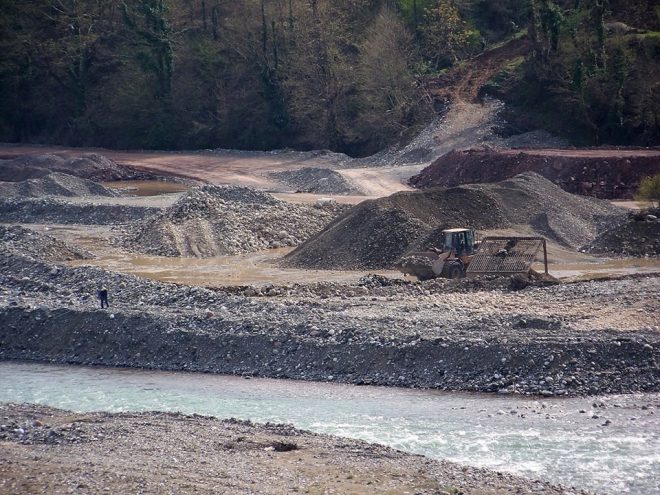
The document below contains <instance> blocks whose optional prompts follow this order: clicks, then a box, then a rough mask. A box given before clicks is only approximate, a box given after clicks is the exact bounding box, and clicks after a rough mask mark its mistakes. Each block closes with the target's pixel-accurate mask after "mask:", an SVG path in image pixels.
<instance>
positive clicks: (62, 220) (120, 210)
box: [0, 198, 161, 225]
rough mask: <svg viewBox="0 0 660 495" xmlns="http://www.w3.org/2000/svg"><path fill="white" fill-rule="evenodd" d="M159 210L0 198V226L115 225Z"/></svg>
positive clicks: (47, 200)
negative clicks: (6, 224)
mask: <svg viewBox="0 0 660 495" xmlns="http://www.w3.org/2000/svg"><path fill="white" fill-rule="evenodd" d="M160 211H161V208H155V207H148V206H126V205H110V204H93V203H88V204H84V203H69V202H67V201H66V200H60V199H53V198H36V199H31V198H26V199H23V198H13V199H12V198H10V199H0V223H51V224H84V225H115V224H121V223H129V222H133V221H136V220H141V219H143V218H145V217H149V216H152V215H155V214H156V213H158V212H160Z"/></svg>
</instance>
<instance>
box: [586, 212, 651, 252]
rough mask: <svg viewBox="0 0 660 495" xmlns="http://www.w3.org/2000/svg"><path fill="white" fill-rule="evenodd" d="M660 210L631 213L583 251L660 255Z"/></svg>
mask: <svg viewBox="0 0 660 495" xmlns="http://www.w3.org/2000/svg"><path fill="white" fill-rule="evenodd" d="M659 217H660V208H649V209H647V210H643V211H641V212H631V213H629V214H628V215H627V216H626V217H625V218H624V219H622V220H621V221H620V222H619V223H616V224H615V225H614V226H613V227H611V228H610V229H608V230H606V231H605V232H603V233H602V234H600V235H599V236H598V237H597V238H596V239H594V240H593V241H592V242H591V243H590V244H589V245H587V246H585V247H584V251H586V252H589V253H593V254H601V255H614V256H634V257H649V256H660V220H659Z"/></svg>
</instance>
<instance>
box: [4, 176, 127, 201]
mask: <svg viewBox="0 0 660 495" xmlns="http://www.w3.org/2000/svg"><path fill="white" fill-rule="evenodd" d="M0 196H2V197H5V198H14V197H15V198H40V197H43V196H67V197H75V196H110V197H115V196H119V194H118V193H116V192H114V191H112V190H110V189H108V188H107V187H103V186H102V185H101V184H97V183H96V182H93V181H91V180H88V179H81V178H80V177H75V176H73V175H68V174H62V173H60V172H53V173H50V174H48V175H45V176H43V177H40V178H38V179H27V180H24V181H20V182H0Z"/></svg>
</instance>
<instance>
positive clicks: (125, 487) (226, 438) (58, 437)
mask: <svg viewBox="0 0 660 495" xmlns="http://www.w3.org/2000/svg"><path fill="white" fill-rule="evenodd" d="M0 414H2V416H3V417H4V419H3V423H4V426H3V427H2V430H0V440H1V441H2V449H3V455H2V456H0V491H2V492H3V493H12V494H15V495H24V494H33V493H65V492H66V493H69V492H75V493H103V492H109V493H142V494H158V495H161V494H163V493H179V494H189V493H190V494H192V493H194V494H217V493H233V494H239V493H245V494H247V493H251V494H272V495H281V494H284V493H319V494H320V493H344V494H358V493H370V494H375V495H378V494H404V493H420V494H421V493H431V492H430V491H429V487H433V489H432V493H435V494H438V495H442V494H450V493H451V494H456V493H470V494H471V495H495V494H498V495H514V494H532V493H534V494H538V495H577V494H578V493H581V494H585V495H586V492H582V491H578V490H574V489H568V488H564V487H561V488H560V487H556V486H553V485H551V484H549V483H546V482H539V481H532V480H526V479H523V478H519V477H517V476H513V475H510V474H504V473H495V472H493V471H488V470H485V469H478V468H471V467H465V466H461V465H458V464H454V463H450V462H443V461H432V460H430V459H426V458H423V457H421V456H417V455H413V454H407V453H403V452H400V451H397V450H394V449H391V448H388V447H384V446H381V445H374V444H368V443H366V442H361V441H357V440H350V439H346V438H338V437H331V436H328V435H319V434H314V433H309V432H305V431H301V430H296V429H294V428H292V427H291V426H288V425H276V424H267V425H259V424H254V423H251V422H250V421H238V420H234V419H225V420H219V419H216V418H212V417H204V416H199V415H192V416H188V415H183V414H176V413H156V412H147V413H120V414H109V413H86V414H78V413H73V412H70V411H63V410H59V409H52V408H48V407H44V406H32V405H15V404H6V405H0ZM136 446H139V448H136ZM154 453H157V454H156V455H154Z"/></svg>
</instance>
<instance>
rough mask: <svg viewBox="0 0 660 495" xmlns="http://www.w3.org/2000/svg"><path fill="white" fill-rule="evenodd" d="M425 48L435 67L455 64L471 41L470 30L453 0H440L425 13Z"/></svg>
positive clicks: (423, 30)
mask: <svg viewBox="0 0 660 495" xmlns="http://www.w3.org/2000/svg"><path fill="white" fill-rule="evenodd" d="M422 32H423V49H424V53H425V55H426V56H427V57H428V58H429V60H430V61H431V63H432V64H433V66H434V67H436V68H440V67H443V66H448V65H452V64H454V63H455V62H456V61H457V60H458V56H459V54H460V53H461V52H462V51H463V50H465V49H466V47H467V46H468V43H469V41H470V34H471V33H470V30H469V29H468V27H467V24H466V22H465V21H464V20H463V19H462V18H461V15H460V12H459V11H458V8H457V7H456V5H454V3H453V2H452V1H451V0H438V1H437V2H436V3H435V5H433V6H432V7H430V8H428V9H426V12H425V13H424V27H423V28H422Z"/></svg>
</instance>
